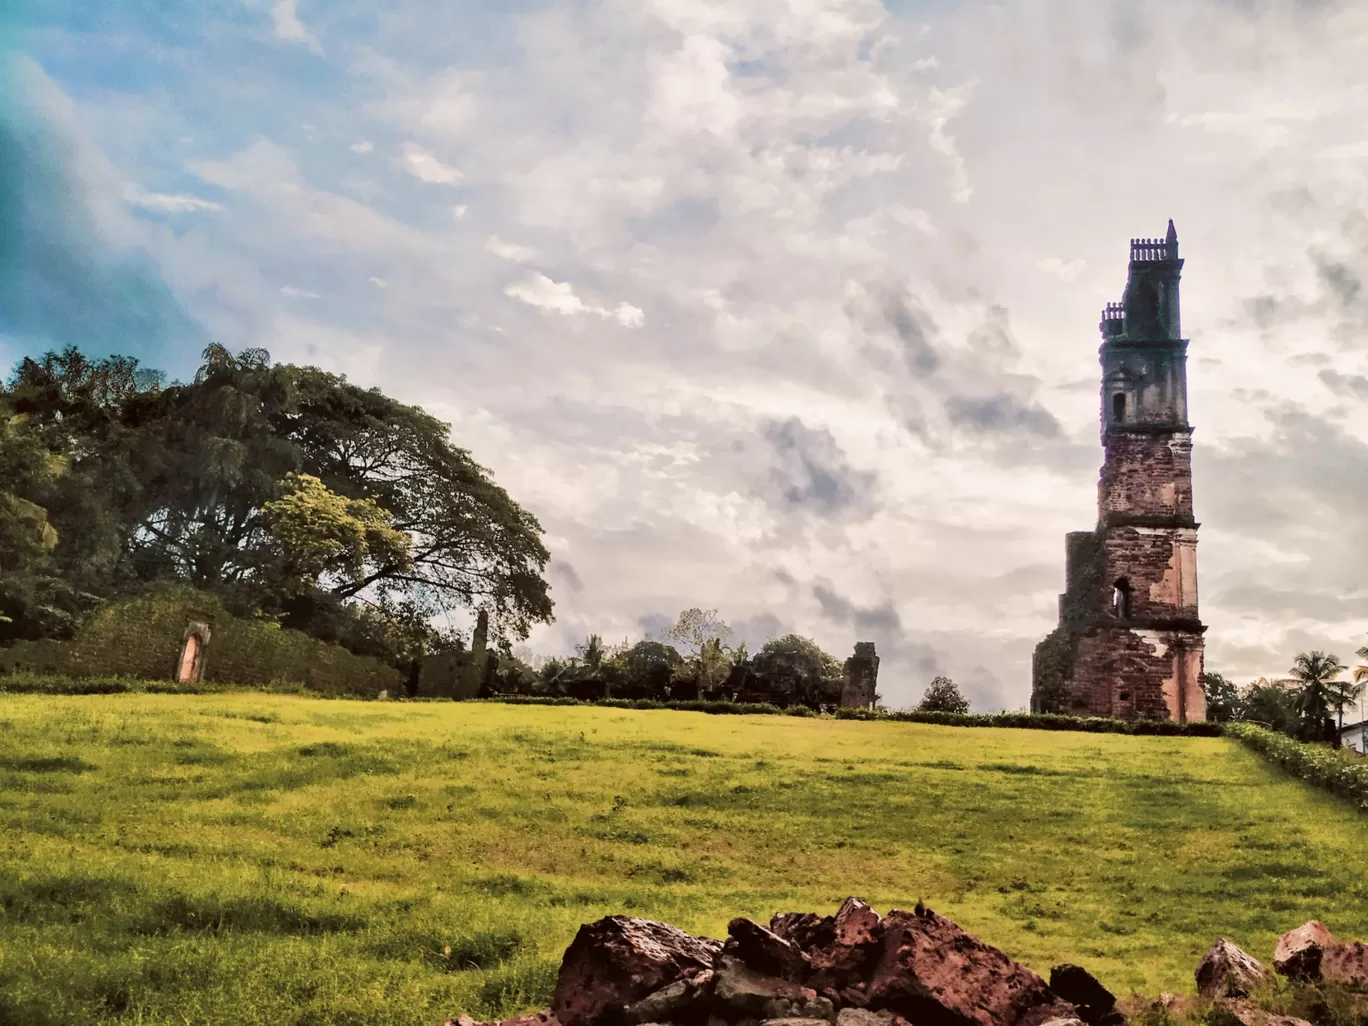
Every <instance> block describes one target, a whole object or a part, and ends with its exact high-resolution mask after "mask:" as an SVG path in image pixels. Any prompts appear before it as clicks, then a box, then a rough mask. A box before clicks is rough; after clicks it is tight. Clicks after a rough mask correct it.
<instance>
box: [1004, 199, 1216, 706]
mask: <svg viewBox="0 0 1368 1026" xmlns="http://www.w3.org/2000/svg"><path fill="white" fill-rule="evenodd" d="M1182 269H1183V261H1182V260H1180V259H1179V258H1178V235H1177V233H1176V232H1175V231H1174V229H1173V222H1172V221H1170V222H1169V226H1168V235H1167V236H1166V237H1165V238H1164V239H1162V240H1161V239H1132V240H1131V250H1130V273H1129V276H1128V278H1127V281H1126V291H1125V294H1124V296H1123V298H1122V300H1121V302H1120V303H1108V304H1107V306H1106V309H1105V310H1104V311H1103V312H1102V323H1101V325H1100V327H1101V330H1102V347H1101V349H1100V351H1099V352H1100V357H1101V363H1102V448H1103V452H1104V456H1103V461H1102V474H1101V480H1100V481H1099V482H1098V486H1097V527H1096V528H1095V529H1094V530H1092V531H1080V532H1075V533H1073V534H1069V535H1067V536H1066V539H1065V560H1066V562H1065V580H1066V585H1065V587H1066V590H1065V592H1064V594H1063V595H1061V596H1060V597H1059V626H1058V627H1056V628H1055V630H1054V631H1053V632H1052V633H1051V634H1050V635H1048V636H1047V637H1046V638H1045V640H1044V641H1042V642H1041V643H1040V644H1039V645H1037V646H1036V650H1035V658H1034V660H1033V664H1032V690H1031V708H1032V709H1033V710H1034V711H1036V712H1065V713H1081V714H1090V715H1095V716H1120V717H1125V718H1132V717H1154V718H1159V719H1171V720H1177V721H1179V722H1186V721H1190V720H1203V719H1206V702H1205V700H1204V698H1203V696H1202V688H1201V676H1202V634H1203V632H1204V631H1205V630H1206V628H1205V627H1204V626H1203V625H1202V622H1201V620H1199V619H1198V615H1197V521H1196V520H1194V519H1193V516H1192V426H1191V425H1190V424H1188V419H1187V347H1188V343H1187V340H1186V339H1184V338H1183V337H1182V331H1181V327H1180V321H1179V316H1178V280H1179V277H1180V275H1181V273H1182Z"/></svg>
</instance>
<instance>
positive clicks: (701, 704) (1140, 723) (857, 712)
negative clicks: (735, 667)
mask: <svg viewBox="0 0 1368 1026" xmlns="http://www.w3.org/2000/svg"><path fill="white" fill-rule="evenodd" d="M470 701H477V702H501V703H505V704H508V705H592V706H602V707H606V708H610V709H676V710H680V711H684V712H701V713H710V714H712V715H737V716H817V715H818V713H817V712H816V711H815V710H813V709H810V708H808V707H807V706H805V705H799V706H788V707H787V708H781V707H779V706H777V705H770V704H768V703H748V702H708V701H702V700H697V701H678V702H671V701H662V700H660V699H655V698H603V699H597V700H588V699H582V698H562V697H552V696H543V695H495V696H493V697H491V698H479V699H471V700H470ZM834 716H835V718H836V719H838V720H876V721H888V722H892V723H936V724H940V725H941V726H945V727H1015V728H1022V729H1026V730H1074V731H1083V732H1087V733H1093V734H1146V735H1149V734H1158V735H1164V736H1168V737H1176V736H1185V737H1220V736H1221V733H1222V729H1221V728H1222V726H1223V724H1220V723H1174V722H1172V721H1171V720H1114V719H1109V718H1107V717H1104V716H1058V715H1052V714H1036V713H1008V712H1004V713H948V712H924V711H922V710H918V709H909V710H904V711H894V712H887V711H883V710H877V711H873V710H869V709H837V710H836V711H835V713H834Z"/></svg>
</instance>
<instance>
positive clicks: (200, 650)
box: [173, 622, 210, 684]
mask: <svg viewBox="0 0 1368 1026" xmlns="http://www.w3.org/2000/svg"><path fill="white" fill-rule="evenodd" d="M209 634H210V631H209V625H208V624H207V623H198V622H196V623H192V624H190V625H189V626H188V627H186V629H185V637H184V639H183V640H182V641H181V650H180V657H179V658H178V659H177V660H176V680H177V681H178V682H179V683H181V684H193V683H196V682H198V681H201V680H203V679H204V657H205V650H206V649H207V648H208V647H209ZM173 636H174V635H173Z"/></svg>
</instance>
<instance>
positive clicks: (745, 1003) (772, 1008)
mask: <svg viewBox="0 0 1368 1026" xmlns="http://www.w3.org/2000/svg"><path fill="white" fill-rule="evenodd" d="M713 1004H714V1005H715V1006H717V1007H718V1008H719V1010H721V1009H725V1010H726V1011H725V1012H724V1013H723V1014H724V1015H725V1014H727V1013H730V1014H729V1015H728V1018H735V1017H737V1016H745V1015H752V1016H760V1017H763V1018H766V1019H788V1018H814V1019H829V1018H831V1017H832V1016H833V1015H834V1008H833V1006H832V1004H831V1002H830V1001H828V1000H827V999H825V998H819V997H818V996H817V992H816V991H815V990H812V989H811V988H810V987H803V986H800V985H799V984H797V983H794V982H793V981H792V980H785V979H783V978H781V977H778V976H768V975H766V974H764V973H761V972H757V971H756V970H754V969H752V968H751V967H750V966H748V965H746V964H745V963H744V962H742V961H741V960H740V959H737V958H733V957H732V956H730V955H723V956H722V957H721V958H719V959H718V960H717V969H716V972H715V974H714V983H713Z"/></svg>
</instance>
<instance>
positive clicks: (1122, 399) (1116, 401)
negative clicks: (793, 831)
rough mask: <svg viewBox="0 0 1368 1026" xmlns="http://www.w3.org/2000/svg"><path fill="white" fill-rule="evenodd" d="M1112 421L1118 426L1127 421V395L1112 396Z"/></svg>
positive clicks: (1120, 393) (1122, 393)
mask: <svg viewBox="0 0 1368 1026" xmlns="http://www.w3.org/2000/svg"><path fill="white" fill-rule="evenodd" d="M1112 420H1114V421H1116V423H1118V424H1123V423H1125V420H1126V393H1124V392H1117V393H1116V395H1114V396H1112Z"/></svg>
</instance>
